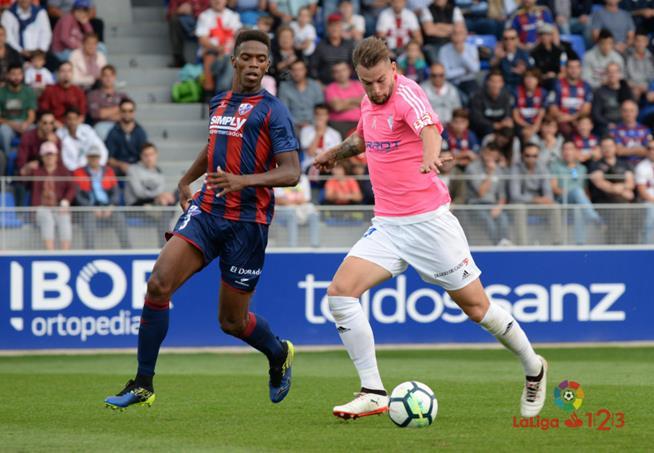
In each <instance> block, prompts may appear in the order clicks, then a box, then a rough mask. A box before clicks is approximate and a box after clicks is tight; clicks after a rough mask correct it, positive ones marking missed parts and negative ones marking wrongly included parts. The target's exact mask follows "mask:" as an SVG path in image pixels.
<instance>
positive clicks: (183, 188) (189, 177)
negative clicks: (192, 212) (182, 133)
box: [177, 145, 207, 211]
mask: <svg viewBox="0 0 654 453" xmlns="http://www.w3.org/2000/svg"><path fill="white" fill-rule="evenodd" d="M206 168H207V145H205V146H204V148H202V150H201V151H200V152H199V153H198V155H197V157H196V158H195V161H194V162H193V164H191V166H190V168H189V169H188V170H186V173H184V176H182V178H181V179H180V180H179V183H178V184H177V189H178V190H179V205H180V206H181V207H182V209H183V210H184V211H186V209H187V208H188V205H189V203H190V202H191V199H192V198H193V193H192V192H191V184H193V182H194V181H195V180H196V179H198V178H199V177H200V176H202V175H203V174H204V172H205V170H206Z"/></svg>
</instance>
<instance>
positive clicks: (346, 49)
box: [169, 0, 654, 243]
mask: <svg viewBox="0 0 654 453" xmlns="http://www.w3.org/2000/svg"><path fill="white" fill-rule="evenodd" d="M203 8H206V9H204V10H203ZM207 17H210V18H211V20H210V21H209V20H207V19H206V18H207ZM169 18H170V23H171V42H172V43H173V57H174V58H173V62H172V63H173V65H176V66H179V65H181V64H183V63H184V60H183V56H182V54H181V53H180V49H181V47H180V44H179V43H180V42H181V41H180V39H184V38H187V39H197V40H198V42H199V45H200V50H199V54H200V55H201V57H202V61H203V64H204V71H205V78H204V88H205V90H207V91H208V93H207V94H208V95H212V94H213V93H214V92H215V91H216V90H221V89H226V88H229V80H230V74H231V73H230V72H229V71H231V68H229V67H228V66H229V65H227V64H225V63H223V62H221V61H226V59H227V55H228V54H229V51H230V49H231V48H232V46H233V40H234V36H235V34H236V33H237V31H238V29H239V28H242V27H253V28H258V29H261V30H264V31H266V32H268V33H269V34H270V36H271V38H272V42H273V50H272V58H273V62H272V66H271V70H270V73H269V76H270V77H271V78H272V80H268V82H267V84H266V88H267V89H269V90H270V91H271V92H273V93H277V94H278V95H279V97H280V99H281V100H282V101H283V102H284V103H285V104H286V105H287V106H288V108H289V110H290V112H291V114H292V115H293V120H294V124H295V126H296V129H297V132H298V135H299V137H300V142H301V146H302V168H303V170H304V171H305V172H306V174H307V175H308V176H309V178H310V180H311V182H312V185H313V187H314V188H318V189H320V194H321V195H320V202H321V203H325V204H359V203H367V202H372V201H373V198H372V197H373V196H374V195H373V194H372V192H371V191H369V190H368V188H367V187H366V184H367V183H366V181H365V174H366V167H365V160H363V161H362V160H361V159H352V161H348V162H344V164H343V165H342V166H338V167H337V168H335V169H334V171H332V172H331V174H329V175H322V176H323V177H324V178H315V176H316V174H315V171H314V170H313V169H312V168H311V162H312V160H313V158H314V157H315V155H316V154H317V153H319V152H321V151H322V150H324V149H327V148H329V147H330V146H333V144H335V143H338V142H339V141H340V140H341V139H342V138H344V137H346V136H347V135H348V134H350V133H351V132H352V130H353V129H354V128H355V127H356V124H357V121H358V119H359V116H360V113H361V112H360V109H359V103H360V100H361V98H362V96H363V95H364V91H363V88H362V86H361V84H360V83H359V82H358V81H357V80H356V77H355V75H354V73H353V68H352V67H351V63H350V61H351V58H350V57H351V54H352V51H353V48H354V46H355V45H356V42H357V41H358V40H360V39H362V38H363V37H366V36H370V35H377V36H380V37H382V38H384V39H385V40H386V42H387V44H388V46H389V48H390V49H391V50H392V52H393V56H394V59H395V61H396V64H397V70H398V72H400V73H402V74H404V75H405V76H407V77H409V78H411V79H413V80H415V81H416V82H417V83H419V84H421V85H422V87H423V88H424V90H425V92H426V93H427V96H428V99H429V100H430V103H431V104H432V107H433V108H434V110H435V111H436V112H437V113H438V115H439V117H440V118H441V121H442V122H443V124H444V126H445V132H444V134H443V138H444V150H445V151H448V152H450V153H452V156H453V158H454V161H455V166H454V167H453V168H448V170H447V176H446V177H447V178H449V179H451V180H452V181H454V180H455V179H456V178H455V177H453V176H456V175H463V176H464V177H468V181H469V182H468V183H464V184H463V185H461V184H454V185H453V187H451V189H453V199H454V203H471V204H482V205H483V204H488V205H490V207H489V210H488V212H484V211H483V210H482V211H479V212H477V214H478V220H479V221H481V222H482V224H483V225H485V226H487V228H486V231H487V232H488V235H489V239H490V240H491V241H492V242H493V243H508V242H509V237H508V236H509V233H508V231H509V228H508V226H509V223H510V222H511V221H513V222H514V224H515V229H514V230H515V232H516V233H515V236H514V237H513V240H514V241H517V242H519V243H528V242H529V241H530V239H529V238H528V237H527V236H528V231H527V227H526V225H527V224H528V216H529V215H531V214H532V209H533V208H539V207H540V208H542V209H541V210H540V211H542V212H541V217H542V218H543V220H544V221H546V223H547V224H548V225H549V230H550V231H551V234H552V236H553V240H554V242H560V241H561V240H562V239H561V228H562V222H563V218H562V214H563V213H562V212H561V210H560V209H551V207H552V206H555V205H556V204H559V203H563V202H565V203H567V204H572V205H575V209H574V210H572V212H571V218H572V219H573V222H574V239H575V241H576V242H577V243H584V242H585V241H586V228H585V226H586V225H587V224H588V223H594V224H597V225H598V226H599V228H601V229H608V230H609V231H608V232H607V237H608V240H609V241H610V242H616V241H618V242H619V241H621V240H625V238H621V237H619V236H620V235H619V234H618V233H619V232H623V233H624V234H632V235H633V232H634V231H638V230H639V229H640V230H642V231H643V235H642V238H643V240H649V239H648V238H649V237H650V236H651V235H652V234H654V230H653V229H654V226H652V224H653V223H654V214H652V212H654V209H651V210H649V211H647V212H648V214H647V219H646V221H644V222H641V223H643V225H644V227H638V226H634V227H633V228H625V227H624V225H626V223H625V222H627V223H628V222H629V221H631V220H625V219H626V218H627V217H630V214H629V211H625V213H620V214H608V213H607V212H608V211H606V212H604V211H601V210H600V211H597V210H596V209H595V208H594V207H593V203H614V202H618V201H619V202H623V203H631V202H646V203H650V202H651V193H652V189H651V187H652V186H654V180H652V179H651V178H649V177H648V175H649V174H650V173H648V172H645V171H644V170H642V168H644V167H643V166H646V165H648V164H641V163H642V162H649V161H650V160H649V157H648V156H649V154H648V149H649V148H648V147H649V146H650V143H651V142H652V136H651V128H652V127H653V126H654V59H653V57H652V52H651V50H652V36H654V1H651V0H639V1H623V2H620V1H619V0H605V1H604V3H599V2H597V3H595V2H593V1H591V0H584V1H580V2H570V1H556V2H554V1H551V0H538V1H537V0H522V1H494V0H490V1H478V2H470V1H466V0H433V1H429V0H375V1H366V0H364V1H360V0H342V1H340V2H339V1H334V0H322V1H320V2H317V1H315V0H302V1H298V2H288V1H285V0H268V1H266V0H256V1H255V0H252V1H248V0H230V1H229V2H228V1H227V0H208V1H205V2H202V1H192V0H176V1H171V2H170V4H169ZM192 23H196V24H197V25H196V27H195V29H193V27H191V26H190V24H192ZM184 24H186V25H184ZM202 24H205V25H202ZM206 24H209V25H208V26H207V25H206ZM184 26H186V28H183V27H184ZM182 28H183V29H184V30H185V31H184V34H182V33H181V32H180V30H182ZM650 34H651V35H650ZM474 35H482V36H481V38H482V39H475V38H476V37H475V36H474ZM489 35H490V36H489ZM489 42H490V43H491V45H484V44H480V43H489ZM495 42H496V43H497V44H496V45H493V44H492V43H495ZM221 59H222V60H221ZM610 149H614V152H613V153H611V151H610ZM638 165H641V167H640V168H641V171H640V175H641V176H640V179H638V178H637V180H635V179H634V172H635V171H636V168H637V166H638ZM359 175H362V176H364V178H357V177H356V176H359ZM325 179H326V180H325ZM605 181H606V183H605ZM639 181H640V182H639ZM618 190H619V191H620V194H617V193H613V192H618ZM627 192H628V193H629V194H630V196H628V195H627ZM507 204H514V205H520V206H519V207H514V208H513V209H511V215H510V216H508V215H507V213H506V209H505V208H503V207H504V206H505V205H507ZM611 215H618V216H619V217H616V218H611ZM634 221H636V220H634ZM625 231H626V232H625ZM632 239H633V238H632Z"/></svg>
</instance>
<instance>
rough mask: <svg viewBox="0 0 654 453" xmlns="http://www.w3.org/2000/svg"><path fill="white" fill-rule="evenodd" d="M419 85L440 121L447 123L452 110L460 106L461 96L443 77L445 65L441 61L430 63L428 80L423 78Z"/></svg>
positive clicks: (450, 117)
mask: <svg viewBox="0 0 654 453" xmlns="http://www.w3.org/2000/svg"><path fill="white" fill-rule="evenodd" d="M420 86H421V87H422V89H423V90H424V92H425V94H426V95H427V99H429V104H431V107H432V108H433V109H434V112H436V114H438V118H439V119H440V120H441V123H442V124H447V123H449V122H450V120H451V119H452V112H453V111H454V110H455V109H458V108H459V107H461V98H460V97H459V92H458V90H457V89H456V87H455V86H454V85H452V84H451V83H450V82H448V81H447V80H446V79H445V66H443V65H442V64H441V63H434V64H432V65H431V66H430V68H429V80H425V81H424V82H422V84H420Z"/></svg>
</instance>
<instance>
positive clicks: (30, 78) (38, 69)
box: [25, 50, 55, 96]
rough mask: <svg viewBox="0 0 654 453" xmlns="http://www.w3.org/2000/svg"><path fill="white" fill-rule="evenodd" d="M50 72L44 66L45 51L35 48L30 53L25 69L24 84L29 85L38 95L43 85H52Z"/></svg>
mask: <svg viewBox="0 0 654 453" xmlns="http://www.w3.org/2000/svg"><path fill="white" fill-rule="evenodd" d="M54 83H55V80H54V77H53V76H52V73H51V72H50V71H49V70H48V68H46V67H45V52H43V51H42V50H37V51H35V52H34V55H32V59H31V61H30V64H29V66H28V67H27V69H26V70H25V84H26V85H28V86H30V87H31V88H32V89H33V90H34V91H35V92H36V95H37V96H38V95H40V94H41V92H43V90H45V87H46V86H48V85H54Z"/></svg>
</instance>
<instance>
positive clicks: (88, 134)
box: [57, 108, 109, 171]
mask: <svg viewBox="0 0 654 453" xmlns="http://www.w3.org/2000/svg"><path fill="white" fill-rule="evenodd" d="M64 118H65V125H64V126H63V127H60V128H59V129H57V137H59V140H61V161H62V162H63V164H64V166H65V167H66V168H67V169H68V170H70V171H74V170H76V169H78V168H80V167H85V166H86V164H87V161H86V156H87V152H88V151H89V150H90V149H92V148H96V149H97V150H99V152H100V164H101V165H103V166H104V165H106V163H107V158H108V157H109V152H108V151H107V147H106V146H105V145H104V142H103V141H102V140H100V137H98V134H96V133H95V131H94V130H93V128H92V127H91V126H89V125H88V124H83V123H82V117H81V116H80V113H79V110H77V109H75V108H69V109H68V110H66V115H65V117H64Z"/></svg>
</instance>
